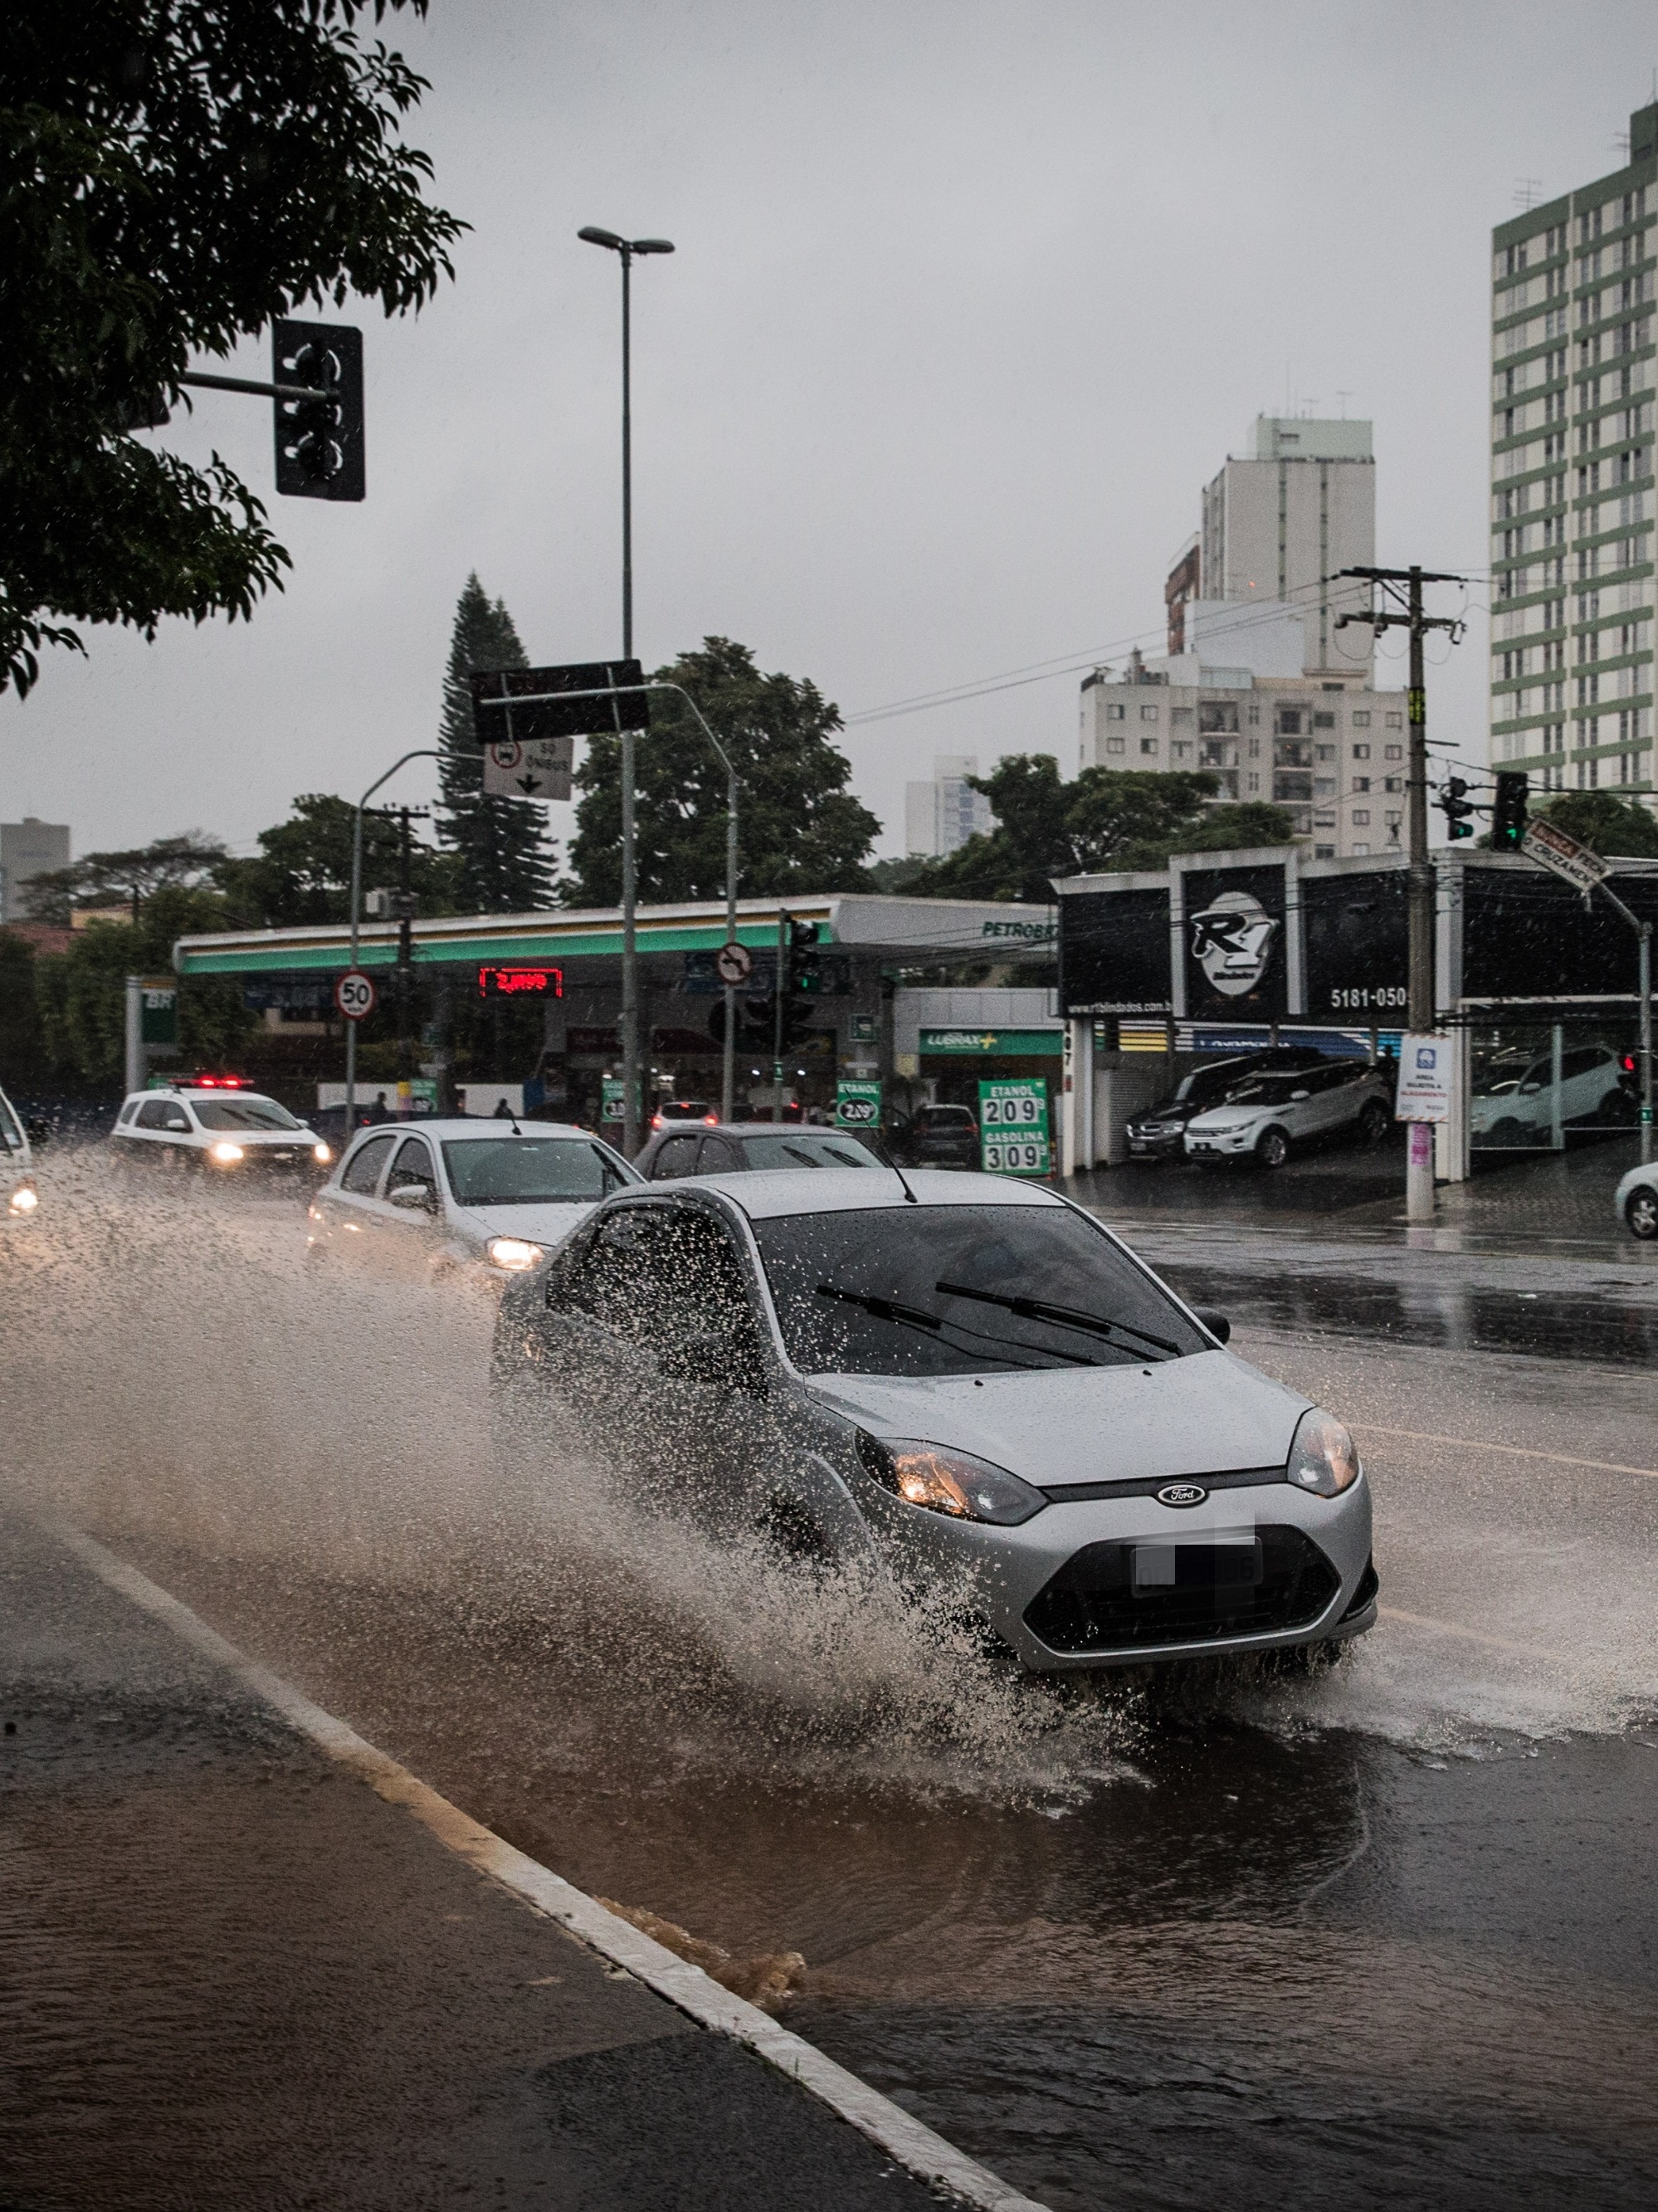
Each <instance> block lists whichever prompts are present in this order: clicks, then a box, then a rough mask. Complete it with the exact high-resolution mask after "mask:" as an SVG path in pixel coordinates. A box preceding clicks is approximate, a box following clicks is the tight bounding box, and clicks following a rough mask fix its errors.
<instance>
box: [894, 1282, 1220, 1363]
mask: <svg viewBox="0 0 1658 2212" xmlns="http://www.w3.org/2000/svg"><path fill="white" fill-rule="evenodd" d="M932 1287H933V1289H934V1290H935V1291H942V1292H943V1293H944V1296H945V1297H948V1298H976V1299H977V1300H978V1302H979V1304H981V1305H986V1306H1000V1307H1002V1308H1003V1309H1004V1310H1005V1311H1006V1312H1008V1313H1011V1314H1016V1315H1017V1316H1018V1318H1019V1319H1020V1320H1021V1321H1051V1322H1057V1323H1058V1324H1059V1326H1060V1328H1079V1329H1085V1330H1086V1331H1087V1332H1088V1334H1090V1336H1104V1337H1111V1336H1133V1337H1138V1338H1139V1340H1140V1342H1141V1343H1142V1344H1149V1345H1151V1346H1154V1347H1155V1348H1156V1349H1157V1351H1158V1352H1162V1353H1163V1356H1164V1357H1165V1358H1169V1359H1178V1358H1180V1346H1179V1345H1177V1344H1171V1343H1170V1342H1169V1339H1168V1338H1167V1337H1166V1336H1153V1335H1152V1334H1151V1330H1150V1329H1149V1328H1135V1326H1134V1324H1133V1322H1129V1321H1106V1320H1104V1319H1102V1317H1101V1316H1099V1315H1098V1314H1085V1313H1079V1312H1078V1310H1077V1308H1076V1307H1075V1306H1056V1305H1053V1304H1050V1303H1049V1302H1048V1299H1046V1298H1018V1297H1014V1298H1010V1297H1004V1296H1003V1295H1002V1293H1001V1292H1000V1291H975V1290H969V1287H968V1285H966V1284H965V1283H935V1284H934V1285H932Z"/></svg>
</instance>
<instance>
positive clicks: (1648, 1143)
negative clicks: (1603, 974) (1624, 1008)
mask: <svg viewBox="0 0 1658 2212" xmlns="http://www.w3.org/2000/svg"><path fill="white" fill-rule="evenodd" d="M1598 889H1599V890H1600V892H1601V894H1602V896H1604V897H1606V898H1607V899H1609V900H1610V901H1611V902H1612V905H1613V906H1614V907H1616V908H1617V909H1618V911H1619V914H1621V915H1623V917H1624V919H1625V921H1626V922H1628V924H1629V926H1630V927H1631V929H1632V930H1633V931H1634V932H1635V933H1636V936H1637V938H1638V939H1640V944H1641V964H1640V972H1639V978H1638V981H1639V987H1640V992H1641V1042H1640V1047H1639V1051H1640V1055H1641V1161H1642V1164H1643V1166H1644V1165H1645V1164H1646V1163H1647V1162H1648V1161H1649V1159H1650V1158H1652V924H1651V923H1650V922H1649V921H1642V919H1641V917H1640V916H1639V915H1637V914H1631V912H1630V910H1629V908H1627V907H1626V906H1625V904H1624V902H1623V901H1622V899H1620V898H1619V896H1618V894H1617V892H1616V891H1615V890H1612V886H1611V884H1604V883H1603V884H1600V885H1599V886H1598Z"/></svg>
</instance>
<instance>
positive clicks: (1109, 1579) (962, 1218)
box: [495, 1170, 1377, 1672]
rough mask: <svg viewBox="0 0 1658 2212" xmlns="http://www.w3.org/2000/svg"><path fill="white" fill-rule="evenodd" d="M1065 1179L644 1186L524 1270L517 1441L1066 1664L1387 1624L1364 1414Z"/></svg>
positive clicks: (1316, 1639)
mask: <svg viewBox="0 0 1658 2212" xmlns="http://www.w3.org/2000/svg"><path fill="white" fill-rule="evenodd" d="M1226 1334H1227V1331H1226V1325H1225V1323H1224V1321H1222V1320H1221V1319H1220V1318H1219V1317H1218V1316H1212V1317H1211V1318H1210V1320H1209V1321H1205V1320H1204V1319H1203V1318H1202V1317H1201V1316H1199V1315H1198V1314H1196V1313H1194V1312H1193V1310H1191V1309H1190V1308H1188V1307H1187V1306H1186V1305H1183V1304H1181V1301H1180V1300H1179V1299H1178V1298H1177V1297H1175V1295H1174V1293H1173V1292H1172V1291H1169V1290H1168V1289H1167V1288H1166V1287H1165V1286H1164V1285H1163V1284H1162V1283H1161V1282H1159V1281H1158V1279H1157V1277H1156V1276H1155V1275H1154V1274H1153V1273H1151V1270H1150V1269H1149V1268H1148V1267H1145V1266H1144V1265H1143V1264H1142V1263H1141V1262H1140V1261H1139V1260H1137V1259H1136V1258H1135V1257H1134V1256H1133V1254H1132V1253H1131V1252H1129V1251H1128V1250H1127V1248H1126V1247H1125V1246H1124V1245H1123V1244H1122V1243H1120V1242H1119V1241H1118V1239H1117V1238H1116V1237H1114V1236H1112V1235H1111V1233H1110V1232H1109V1231H1108V1230H1106V1229H1104V1228H1103V1227H1102V1225H1100V1224H1099V1223H1098V1222H1097V1221H1096V1220H1095V1219H1094V1218H1093V1217H1092V1216H1091V1215H1090V1214H1087V1213H1084V1212H1083V1211H1082V1209H1081V1208H1080V1207H1078V1206H1073V1205H1072V1204H1071V1203H1070V1202H1069V1201H1068V1200H1065V1199H1062V1198H1060V1197H1059V1196H1057V1195H1056V1194H1054V1193H1053V1192H1052V1191H1049V1190H1045V1189H1042V1188H1033V1187H1031V1186H1029V1185H1026V1184H1022V1183H1018V1182H1012V1181H1011V1180H1009V1179H1006V1178H1004V1177H1000V1176H980V1175H962V1174H959V1173H949V1172H945V1171H932V1172H929V1171H927V1170H915V1171H914V1172H912V1173H911V1174H910V1175H909V1176H908V1177H907V1178H901V1177H900V1176H898V1175H896V1173H895V1174H891V1175H889V1176H883V1177H882V1178H881V1179H880V1180H879V1181H878V1180H877V1178H876V1177H875V1176H872V1175H871V1174H870V1173H868V1172H867V1171H865V1172H863V1173H858V1172H854V1171H850V1170H848V1171H844V1172H843V1171H840V1170H825V1171H823V1172H822V1173H820V1174H817V1175H810V1176H806V1175H798V1174H788V1173H775V1174H747V1175H743V1176H732V1177H730V1178H729V1180H725V1181H722V1180H721V1179H720V1178H719V1177H710V1178H708V1179H704V1180H699V1181H698V1182H695V1183H682V1184H679V1185H677V1186H675V1187H673V1188H646V1189H643V1190H638V1191H627V1192H622V1193H618V1194H616V1196H615V1197H613V1198H611V1199H610V1200H607V1201H606V1203H605V1204H604V1206H600V1207H599V1208H598V1210H597V1212H595V1213H594V1214H593V1216H592V1218H591V1219H590V1220H589V1221H587V1222H586V1223H584V1224H583V1225H582V1227H581V1228H580V1230H578V1231H576V1232H575V1233H574V1235H573V1236H572V1237H570V1238H569V1239H568V1242H567V1243H566V1244H565V1245H564V1247H563V1248H562V1250H561V1251H560V1252H559V1253H558V1254H557V1255H555V1256H554V1258H553V1259H552V1260H551V1261H550V1263H549V1265H548V1266H546V1267H544V1268H541V1269H538V1270H537V1271H536V1272H534V1273H531V1274H528V1275H525V1276H523V1277H521V1278H520V1279H519V1280H518V1281H516V1282H514V1283H513V1284H511V1285H508V1286H507V1291H506V1292H505V1294H504V1296H503V1298H502V1303H501V1314H500V1317H499V1320H498V1322H497V1328H496V1336H495V1393H496V1407H497V1416H498V1425H499V1432H500V1433H501V1435H502V1436H503V1437H504V1438H506V1439H507V1440H508V1442H509V1444H510V1448H511V1449H512V1452H513V1456H514V1458H515V1459H517V1460H518V1461H519V1462H521V1463H524V1464H525V1465H527V1467H528V1468H529V1469H530V1471H531V1476H533V1470H534V1467H535V1465H536V1462H537V1458H538V1457H539V1456H540V1455H544V1454H547V1453H558V1454H562V1453H564V1452H566V1451H567V1450H569V1449H571V1447H572V1445H573V1444H574V1449H575V1450H576V1451H577V1453H578V1454H579V1455H580V1456H581V1457H583V1458H585V1459H586V1461H587V1462H589V1463H590V1464H592V1465H596V1466H598V1468H601V1469H603V1470H604V1472H605V1473H606V1474H608V1475H609V1476H610V1477H612V1478H614V1479H615V1480H616V1481H617V1482H618V1483H619V1484H621V1485H622V1486H623V1489H624V1491H625V1492H626V1494H627V1495H629V1497H638V1496H640V1495H641V1493H642V1494H644V1495H646V1496H647V1497H648V1498H651V1499H652V1500H653V1502H654V1503H655V1504H657V1505H658V1506H659V1507H660V1508H662V1509H664V1510H667V1511H669V1512H671V1513H683V1514H684V1515H686V1516H689V1517H690V1518H692V1519H694V1520H695V1522H698V1523H699V1524H700V1525H701V1526H703V1527H704V1528H713V1529H714V1530H715V1531H722V1532H726V1533H729V1534H731V1535H732V1536H734V1537H739V1538H740V1537H743V1536H744V1535H745V1534H748V1533H750V1532H752V1531H754V1530H756V1529H758V1530H762V1531H767V1532H769V1533H770V1534H774V1535H775V1536H777V1537H779V1538H780V1540H781V1541H784V1542H785V1543H786V1545H787V1546H788V1547H790V1548H791V1549H793V1550H797V1551H805V1553H808V1554H811V1555H814V1556H816V1557H818V1558H820V1559H825V1560H828V1561H830V1562H836V1561H838V1562H842V1563H846V1564H847V1565H852V1564H853V1563H859V1562H861V1563H863V1564H864V1565H866V1566H870V1567H873V1568H875V1569H876V1570H877V1571H887V1572H889V1573H890V1575H891V1576H892V1577H894V1578H895V1579H896V1582H897V1583H898V1584H899V1586H900V1587H902V1588H904V1589H909V1590H912V1591H913V1590H918V1589H919V1590H923V1591H931V1592H938V1593H941V1594H942V1595H944V1597H945V1599H946V1601H953V1600H954V1599H955V1598H957V1596H959V1599H960V1601H961V1604H962V1606H963V1608H964V1609H965V1610H966V1611H967V1612H968V1613H969V1614H970V1615H971V1616H973V1617H975V1618H977V1619H978V1620H980V1621H981V1623H982V1624H983V1625H984V1626H986V1627H987V1628H988V1629H989V1630H990V1631H991V1632H993V1634H994V1636H995V1637H996V1638H998V1639H999V1642H1000V1644H1002V1645H1003V1646H1005V1647H1006V1648H1007V1649H1008V1650H1011V1652H1012V1653H1014V1654H1015V1655H1016V1656H1017V1658H1018V1660H1019V1661H1020V1662H1022V1663H1023V1665H1024V1666H1025V1667H1027V1668H1031V1669H1033V1670H1035V1671H1042V1672H1049V1671H1058V1670H1065V1669H1075V1668H1103V1667H1113V1666H1121V1665H1124V1664H1127V1663H1139V1662H1144V1661H1148V1660H1162V1659H1174V1658H1181V1657H1187V1656H1191V1655H1193V1654H1194V1653H1213V1652H1218V1651H1245V1650H1260V1649H1263V1648H1270V1647H1273V1646H1292V1645H1298V1644H1314V1643H1323V1642H1333V1641H1334V1640H1336V1639H1339V1638H1345V1637H1349V1636H1352V1635H1356V1634H1357V1633H1358V1632H1361V1631H1362V1630H1363V1629H1366V1628H1369V1627H1370V1626H1371V1624H1372V1623H1373V1622H1374V1620H1375V1619H1376V1587H1377V1585H1376V1573H1375V1570H1374V1568H1373V1566H1372V1565H1371V1560H1370V1492H1369V1489H1368V1486H1367V1485H1366V1482H1365V1478H1364V1474H1363V1470H1362V1468H1361V1467H1360V1465H1359V1461H1358V1455H1357V1451H1356V1449H1355V1448H1354V1444H1353V1440H1352V1438H1351V1437H1350V1436H1349V1435H1348V1433H1347V1431H1346V1430H1345V1428H1343V1427H1342V1425H1341V1424H1340V1423H1339V1421H1338V1420H1336V1419H1335V1418H1334V1417H1333V1415H1332V1414H1330V1413H1325V1412H1323V1411H1322V1410H1321V1409H1320V1408H1319V1407H1315V1406H1313V1405H1310V1404H1309V1401H1307V1400H1306V1399H1305V1398H1303V1397H1301V1396H1299V1395H1297V1393H1296V1392H1295V1391H1293V1390H1290V1389H1285V1388H1284V1385H1282V1384H1281V1383H1274V1382H1272V1381H1269V1380H1268V1378H1267V1377H1266V1376H1264V1375H1262V1374H1260V1373H1259V1372H1258V1371H1257V1370H1255V1369H1254V1368H1253V1367H1251V1366H1249V1365H1248V1364H1247V1363H1246V1362H1244V1361H1243V1360H1242V1359H1239V1358H1237V1357H1236V1355H1235V1354H1233V1353H1231V1352H1228V1351H1226V1350H1225V1349H1224V1340H1225V1336H1226Z"/></svg>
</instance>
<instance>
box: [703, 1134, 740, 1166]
mask: <svg viewBox="0 0 1658 2212" xmlns="http://www.w3.org/2000/svg"><path fill="white" fill-rule="evenodd" d="M742 1169H743V1154H742V1151H741V1148H740V1147H739V1146H736V1145H734V1144H732V1140H731V1139H730V1138H729V1137H704V1138H703V1139H702V1152H701V1158H699V1159H698V1161H697V1163H696V1172H697V1173H698V1175H740V1174H741V1172H742Z"/></svg>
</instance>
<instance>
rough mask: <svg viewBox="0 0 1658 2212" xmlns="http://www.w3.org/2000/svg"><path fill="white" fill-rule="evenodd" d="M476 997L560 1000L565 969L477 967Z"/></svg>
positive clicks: (562, 993) (562, 992)
mask: <svg viewBox="0 0 1658 2212" xmlns="http://www.w3.org/2000/svg"><path fill="white" fill-rule="evenodd" d="M478 996H479V998H481V999H562V997H563V996H564V970H563V969H562V968H494V967H492V968H480V969H478Z"/></svg>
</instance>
